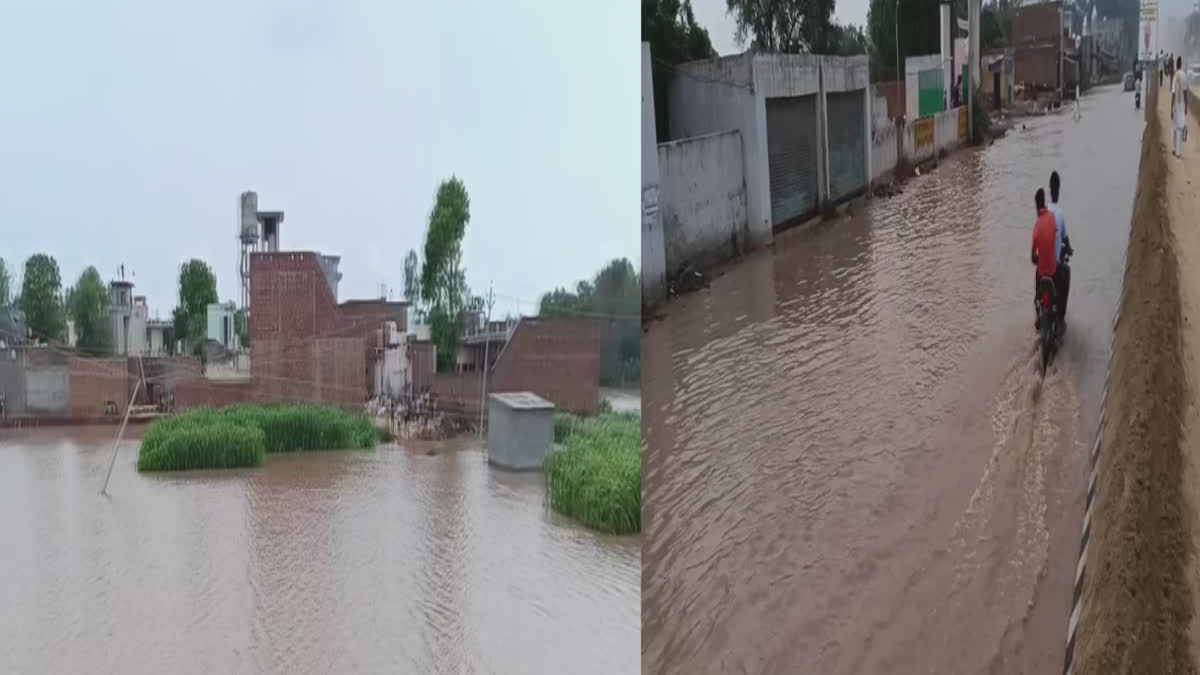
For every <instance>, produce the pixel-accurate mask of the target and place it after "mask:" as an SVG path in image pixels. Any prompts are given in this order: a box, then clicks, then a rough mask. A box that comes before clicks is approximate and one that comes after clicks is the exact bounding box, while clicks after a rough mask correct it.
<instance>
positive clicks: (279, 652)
mask: <svg viewBox="0 0 1200 675" xmlns="http://www.w3.org/2000/svg"><path fill="white" fill-rule="evenodd" d="M0 433H3V434H4V435H3V436H0V512H2V513H3V514H4V516H3V518H0V542H3V549H4V550H3V551H0V570H2V571H3V572H2V573H0V635H2V636H3V638H2V639H0V664H2V665H0V670H2V671H3V672H5V673H9V672H12V673H147V674H151V673H154V674H158V673H185V674H186V673H198V674H199V673H280V674H284V673H287V674H292V673H313V674H317V673H319V674H322V675H324V674H326V673H455V674H458V673H565V672H572V673H605V674H607V673H618V672H636V671H637V668H638V663H639V658H640V654H639V652H638V634H639V628H640V587H639V578H640V573H641V569H640V567H641V565H640V553H639V549H640V544H639V542H638V539H637V538H636V537H632V538H609V537H601V536H597V535H594V534H591V533H589V532H587V531H584V530H582V529H580V528H578V527H576V526H574V525H572V524H571V523H569V522H566V521H565V520H564V519H562V518H559V517H558V516H556V515H554V514H552V513H550V512H548V511H546V510H545V508H544V507H543V501H542V500H543V496H542V487H541V476H540V474H539V475H513V474H507V473H501V472H497V471H492V470H489V468H488V466H487V464H486V463H485V460H484V458H483V455H482V453H481V452H480V451H479V450H478V449H476V446H474V445H473V443H472V442H470V441H465V442H459V443H457V444H425V445H418V446H415V447H413V448H412V449H404V448H399V447H397V446H381V447H379V448H378V449H376V450H375V451H374V452H366V453H363V452H325V453H309V454H297V455H293V456H272V457H270V458H268V460H267V463H266V465H265V466H264V467H263V468H261V469H255V470H249V471H242V470H236V471H225V472H190V473H181V474H173V475H161V474H160V475H139V474H138V473H137V472H136V469H135V466H134V464H135V458H136V443H125V444H124V445H123V447H122V448H121V450H120V454H119V456H118V460H117V466H116V468H115V470H114V471H113V477H112V482H111V484H110V485H109V492H110V493H111V497H109V498H105V497H101V496H100V495H98V494H97V493H98V491H99V490H100V487H101V484H102V483H103V481H104V473H105V471H106V470H107V468H108V461H109V456H110V452H111V448H112V438H113V435H114V433H115V428H114V427H105V428H102V429H84V430H72V431H70V432H63V431H61V430H60V431H37V432H14V431H11V430H0ZM430 449H436V450H437V453H436V454H434V455H428V454H427V451H428V450H430Z"/></svg>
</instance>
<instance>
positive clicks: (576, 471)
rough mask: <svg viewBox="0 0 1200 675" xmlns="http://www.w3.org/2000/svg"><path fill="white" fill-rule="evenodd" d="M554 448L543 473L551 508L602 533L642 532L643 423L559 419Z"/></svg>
mask: <svg viewBox="0 0 1200 675" xmlns="http://www.w3.org/2000/svg"><path fill="white" fill-rule="evenodd" d="M554 442H555V445H556V447H555V450H554V452H552V453H550V456H549V457H547V458H546V463H545V465H544V467H543V472H544V477H545V481H546V495H547V498H548V499H549V500H550V507H551V508H553V509H554V510H555V511H558V512H559V513H562V514H563V515H566V516H569V517H571V518H574V519H575V520H578V521H579V522H581V523H583V524H584V525H587V526H588V527H590V528H592V529H595V530H599V531H601V532H607V533H610V534H635V533H638V532H641V530H642V420H641V417H640V416H639V415H637V414H635V413H621V414H611V413H610V414H602V415H597V416H595V417H577V416H575V415H569V414H559V415H556V416H555V418H554Z"/></svg>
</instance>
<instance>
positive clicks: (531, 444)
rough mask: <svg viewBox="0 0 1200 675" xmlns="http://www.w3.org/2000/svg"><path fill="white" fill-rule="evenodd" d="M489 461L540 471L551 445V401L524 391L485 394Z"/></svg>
mask: <svg viewBox="0 0 1200 675" xmlns="http://www.w3.org/2000/svg"><path fill="white" fill-rule="evenodd" d="M487 413H488V429H487V453H488V463H490V464H492V465H494V466H497V467H500V468H502V469H508V470H510V471H540V470H541V469H542V463H543V462H544V461H545V460H546V455H548V454H549V453H550V449H551V448H552V447H553V446H554V404H553V403H551V402H550V401H547V400H546V399H544V398H542V397H540V396H538V395H537V394H533V393H530V392H527V391H522V392H506V393H501V394H492V395H490V396H488V409H487Z"/></svg>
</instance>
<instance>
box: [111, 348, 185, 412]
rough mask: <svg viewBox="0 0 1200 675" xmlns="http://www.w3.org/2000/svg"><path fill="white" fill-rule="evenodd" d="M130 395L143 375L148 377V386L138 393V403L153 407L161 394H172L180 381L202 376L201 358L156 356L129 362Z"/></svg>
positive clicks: (131, 358)
mask: <svg viewBox="0 0 1200 675" xmlns="http://www.w3.org/2000/svg"><path fill="white" fill-rule="evenodd" d="M127 372H128V373H129V395H130V396H132V395H133V387H134V386H135V385H136V384H137V381H138V378H139V377H140V376H141V374H142V373H145V375H146V383H145V384H146V386H145V387H142V388H140V389H139V391H138V397H137V403H138V404H139V405H151V404H154V403H157V402H158V397H159V395H160V394H167V393H170V392H171V390H172V389H174V387H175V383H176V382H179V381H180V380H187V379H194V378H198V377H200V376H201V374H202V373H201V368H200V358H199V357H196V356H155V357H149V358H143V359H141V362H140V363H139V360H138V359H137V358H133V357H130V358H129V360H128V369H127Z"/></svg>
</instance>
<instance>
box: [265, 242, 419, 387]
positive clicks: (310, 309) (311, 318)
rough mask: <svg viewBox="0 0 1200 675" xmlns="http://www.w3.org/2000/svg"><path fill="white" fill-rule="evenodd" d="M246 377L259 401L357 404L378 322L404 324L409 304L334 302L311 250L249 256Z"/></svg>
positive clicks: (365, 379)
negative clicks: (248, 335)
mask: <svg viewBox="0 0 1200 675" xmlns="http://www.w3.org/2000/svg"><path fill="white" fill-rule="evenodd" d="M250 258H251V259H250V298H251V299H250V302H251V305H250V307H251V311H250V377H251V379H252V381H253V382H254V396H255V397H256V398H257V399H259V400H285V401H310V402H317V401H322V402H332V403H339V404H346V405H355V406H357V405H361V404H362V402H363V400H365V398H366V396H367V382H368V377H367V364H368V362H369V361H368V353H369V352H370V350H371V347H373V346H374V345H373V342H374V336H375V329H376V328H378V327H379V324H380V323H381V322H382V321H396V323H397V328H401V329H403V330H407V320H406V315H407V305H406V304H405V303H397V302H385V301H362V302H353V301H352V302H350V303H346V304H344V305H341V306H339V305H338V304H337V303H336V302H335V300H334V297H333V292H332V291H331V290H330V288H329V285H328V283H327V282H326V280H325V274H324V272H323V271H322V270H321V266H320V264H319V263H318V262H317V257H316V254H314V253H310V252H291V253H256V254H253V255H251V257H250Z"/></svg>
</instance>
